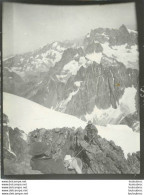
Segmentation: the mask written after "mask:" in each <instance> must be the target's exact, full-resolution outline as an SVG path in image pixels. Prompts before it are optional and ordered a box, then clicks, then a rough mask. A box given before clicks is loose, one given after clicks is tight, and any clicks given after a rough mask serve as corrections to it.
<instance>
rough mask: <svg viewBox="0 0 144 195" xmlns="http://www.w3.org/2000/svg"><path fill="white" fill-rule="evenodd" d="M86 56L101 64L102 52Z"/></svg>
mask: <svg viewBox="0 0 144 195" xmlns="http://www.w3.org/2000/svg"><path fill="white" fill-rule="evenodd" d="M86 57H87V58H88V59H89V60H91V61H95V62H97V63H98V64H100V62H101V58H102V53H96V52H94V53H91V54H87V55H86Z"/></svg>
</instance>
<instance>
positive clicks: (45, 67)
mask: <svg viewBox="0 0 144 195" xmlns="http://www.w3.org/2000/svg"><path fill="white" fill-rule="evenodd" d="M4 67H5V69H4V91H5V92H10V93H14V94H16V95H19V96H22V97H25V98H28V99H30V100H33V101H35V102H37V103H39V104H42V105H44V106H46V107H48V108H53V109H54V110H57V111H61V112H65V113H68V114H72V115H74V116H77V117H79V118H81V119H83V120H87V116H86V115H90V114H91V113H92V112H93V111H94V109H95V108H97V109H101V110H103V114H104V115H105V110H106V109H109V108H111V107H112V108H113V109H117V108H118V107H119V106H120V103H119V102H120V99H121V98H122V97H123V95H124V92H125V90H126V89H127V88H129V87H134V88H135V89H136V90H137V89H138V76H139V71H138V49H137V33H136V32H135V31H131V30H128V29H127V28H126V27H125V26H124V25H122V26H121V27H120V28H119V29H108V28H97V29H95V30H91V32H90V33H89V34H87V35H86V37H85V38H84V40H83V42H82V44H81V45H79V47H77V46H73V44H72V43H70V42H68V43H66V42H63V43H61V42H54V43H52V44H48V45H46V46H44V47H43V48H40V49H39V50H36V51H34V52H31V53H27V54H24V55H19V56H15V57H12V58H10V59H8V60H6V61H5V62H4ZM136 96H137V95H136ZM137 102H138V98H136V104H137ZM136 109H138V107H137V108H136ZM136 111H137V110H136ZM109 117H110V116H109ZM90 119H91V120H93V121H94V122H95V123H96V124H104V123H106V122H105V121H104V119H102V120H101V121H100V119H98V118H97V117H96V116H93V114H92V116H91V118H90ZM120 119H121V116H118V119H117V120H116V121H115V123H119V122H120ZM108 121H111V122H112V123H114V122H113V119H111V118H109V120H108Z"/></svg>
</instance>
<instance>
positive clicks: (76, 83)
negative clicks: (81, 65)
mask: <svg viewBox="0 0 144 195" xmlns="http://www.w3.org/2000/svg"><path fill="white" fill-rule="evenodd" d="M81 82H82V81H76V82H74V84H75V85H76V86H77V87H80V86H81Z"/></svg>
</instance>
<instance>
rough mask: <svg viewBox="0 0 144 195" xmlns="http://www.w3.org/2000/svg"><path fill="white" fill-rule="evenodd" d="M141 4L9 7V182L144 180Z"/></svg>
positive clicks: (6, 163) (5, 162) (6, 148)
mask: <svg viewBox="0 0 144 195" xmlns="http://www.w3.org/2000/svg"><path fill="white" fill-rule="evenodd" d="M138 89H139V49H138V30H137V18H136V9H135V3H121V4H119V3H117V4H104V5H98V4H94V5H38V4H19V3H3V166H4V175H35V176H36V175H44V174H46V175H49V174H96V175H98V174H119V175H121V174H140V117H139V94H138V93H139V92H138Z"/></svg>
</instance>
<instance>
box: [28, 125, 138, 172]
mask: <svg viewBox="0 0 144 195" xmlns="http://www.w3.org/2000/svg"><path fill="white" fill-rule="evenodd" d="M39 141H41V142H43V143H45V144H47V151H45V150H44V152H43V154H45V155H47V156H49V157H50V158H52V159H55V161H56V160H58V159H61V160H62V159H63V158H64V156H65V155H66V154H70V155H72V156H77V157H79V158H81V160H82V162H83V173H85V174H130V173H131V174H132V173H137V174H138V173H139V171H140V168H139V167H140V166H139V163H140V159H139V153H136V154H132V155H129V156H128V159H126V158H125V157H124V153H123V151H122V149H121V148H120V147H119V146H116V145H115V144H114V142H113V141H110V142H109V141H107V140H106V139H103V138H101V137H100V136H99V135H96V136H95V138H94V141H93V144H91V145H90V144H89V143H88V142H87V141H86V136H85V131H83V130H82V129H78V130H77V131H76V132H74V131H73V130H72V129H67V128H62V129H53V130H51V131H48V130H44V129H38V130H35V131H33V132H31V133H30V134H29V143H34V142H39ZM42 164H43V163H42ZM36 167H37V168H36ZM35 169H38V170H39V169H42V167H40V163H39V165H37V166H35Z"/></svg>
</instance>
